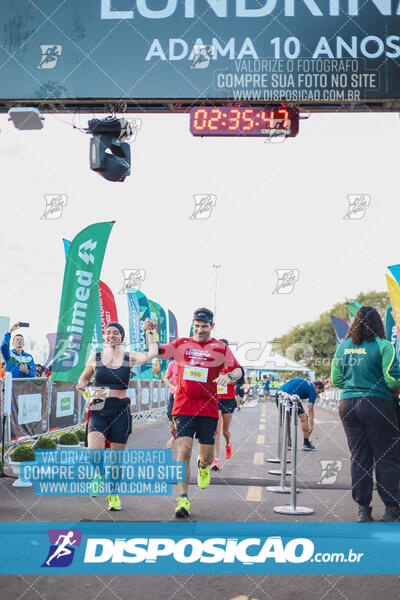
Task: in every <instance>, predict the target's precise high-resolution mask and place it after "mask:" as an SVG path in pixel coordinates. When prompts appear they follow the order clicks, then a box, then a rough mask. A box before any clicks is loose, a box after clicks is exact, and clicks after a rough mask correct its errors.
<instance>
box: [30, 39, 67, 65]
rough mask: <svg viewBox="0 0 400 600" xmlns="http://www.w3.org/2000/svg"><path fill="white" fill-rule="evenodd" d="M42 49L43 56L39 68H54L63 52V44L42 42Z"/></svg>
mask: <svg viewBox="0 0 400 600" xmlns="http://www.w3.org/2000/svg"><path fill="white" fill-rule="evenodd" d="M40 50H41V53H42V57H41V59H40V63H39V64H38V66H37V67H36V68H37V69H54V67H55V66H56V65H57V61H58V59H59V58H60V56H61V53H62V46H60V45H59V44H41V45H40Z"/></svg>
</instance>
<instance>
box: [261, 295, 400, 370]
mask: <svg viewBox="0 0 400 600" xmlns="http://www.w3.org/2000/svg"><path fill="white" fill-rule="evenodd" d="M356 300H358V301H359V302H360V303H361V304H362V305H363V306H373V307H374V308H376V310H377V311H378V312H379V314H380V315H381V317H382V319H384V317H385V311H386V307H387V305H388V304H389V295H388V293H387V292H367V293H360V294H359V295H358V296H357V298H356ZM348 302H354V299H346V300H345V301H344V302H339V303H338V304H335V305H334V306H333V307H332V308H331V309H330V310H328V311H327V312H324V313H322V315H320V317H319V319H317V320H316V321H312V322H310V323H304V324H302V325H296V326H295V327H294V328H293V329H291V330H290V331H289V332H288V333H286V334H284V335H281V336H279V337H277V338H275V339H274V340H273V342H274V343H277V344H281V346H282V350H283V351H284V353H285V355H286V356H287V357H288V358H290V359H291V360H295V361H297V362H299V363H300V364H304V365H305V366H307V367H308V368H310V369H312V370H313V371H315V374H316V376H317V377H320V378H325V377H329V374H330V370H331V362H332V358H333V355H334V354H335V350H336V336H335V332H334V330H333V327H332V323H331V316H336V317H340V318H342V319H344V320H345V321H349V319H350V318H349V313H348V310H347V307H346V304H347V303H348Z"/></svg>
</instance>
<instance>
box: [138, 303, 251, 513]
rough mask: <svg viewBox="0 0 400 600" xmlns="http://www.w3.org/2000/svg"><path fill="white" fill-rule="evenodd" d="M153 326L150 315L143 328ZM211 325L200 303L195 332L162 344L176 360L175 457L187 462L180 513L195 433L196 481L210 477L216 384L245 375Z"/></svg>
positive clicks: (185, 508) (204, 482) (162, 352)
mask: <svg viewBox="0 0 400 600" xmlns="http://www.w3.org/2000/svg"><path fill="white" fill-rule="evenodd" d="M152 327H153V323H152V321H150V319H146V320H145V322H144V325H143V328H144V329H147V330H150V329H152ZM213 328H214V314H213V313H212V311H211V310H209V309H207V308H199V309H197V310H196V311H195V313H194V315H193V337H192V338H178V339H177V340H174V341H173V342H170V343H169V344H165V345H160V346H159V356H160V358H163V359H171V358H173V359H175V360H176V363H177V365H178V385H177V391H176V394H175V399H174V405H173V409H172V417H173V420H174V422H175V426H176V430H177V438H178V441H177V446H178V452H177V460H178V461H184V462H185V463H186V481H180V482H178V490H179V494H180V495H179V497H178V499H177V506H176V509H175V516H176V517H177V518H185V517H188V516H189V514H190V509H191V504H190V501H189V499H188V487H189V478H190V459H191V456H192V450H193V438H194V437H195V436H196V437H197V439H198V440H199V458H198V460H197V469H198V473H197V483H198V486H199V487H200V488H201V489H205V488H206V487H208V485H209V483H210V469H209V465H210V464H211V463H212V462H213V460H214V443H215V432H216V429H217V423H218V397H217V386H218V385H221V386H225V385H228V383H231V382H232V381H233V380H235V379H238V378H239V377H241V375H242V369H241V367H240V365H239V363H238V362H237V360H236V359H235V357H234V356H233V354H232V352H231V350H230V349H229V348H228V346H227V345H226V344H223V343H222V342H219V341H218V340H216V339H215V338H212V337H211V332H212V330H213ZM223 369H226V371H225V373H222V370H223Z"/></svg>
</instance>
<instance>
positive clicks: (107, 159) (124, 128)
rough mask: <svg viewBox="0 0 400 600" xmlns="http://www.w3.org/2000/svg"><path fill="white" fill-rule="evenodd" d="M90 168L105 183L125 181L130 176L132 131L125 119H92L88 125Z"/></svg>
mask: <svg viewBox="0 0 400 600" xmlns="http://www.w3.org/2000/svg"><path fill="white" fill-rule="evenodd" d="M87 131H88V133H91V134H92V135H93V137H92V139H91V140H90V168H91V169H92V171H96V172H97V173H99V175H101V176H102V177H104V179H107V181H121V182H122V181H125V178H126V177H127V176H128V175H130V174H131V147H130V145H129V144H128V143H126V140H129V139H130V137H131V135H132V129H131V126H130V125H129V123H128V121H127V120H126V119H103V120H100V119H92V120H91V121H89V123H88V130H87Z"/></svg>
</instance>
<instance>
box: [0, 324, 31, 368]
mask: <svg viewBox="0 0 400 600" xmlns="http://www.w3.org/2000/svg"><path fill="white" fill-rule="evenodd" d="M18 327H19V322H18V323H15V325H13V326H12V327H11V329H10V331H8V332H7V333H6V334H5V336H4V339H3V343H2V344H1V353H2V355H3V358H4V360H5V363H6V365H7V367H6V371H8V372H9V373H11V376H12V377H35V375H36V366H35V362H34V360H33V356H32V355H31V354H28V353H27V352H24V350H23V347H24V336H23V335H21V334H20V333H17V334H16V335H14V337H13V340H12V343H13V346H14V348H13V349H12V350H10V340H11V334H12V332H13V331H15V330H16V329H18Z"/></svg>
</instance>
